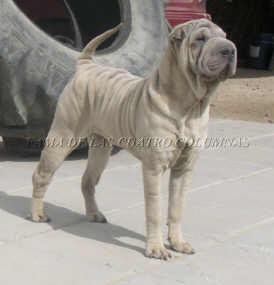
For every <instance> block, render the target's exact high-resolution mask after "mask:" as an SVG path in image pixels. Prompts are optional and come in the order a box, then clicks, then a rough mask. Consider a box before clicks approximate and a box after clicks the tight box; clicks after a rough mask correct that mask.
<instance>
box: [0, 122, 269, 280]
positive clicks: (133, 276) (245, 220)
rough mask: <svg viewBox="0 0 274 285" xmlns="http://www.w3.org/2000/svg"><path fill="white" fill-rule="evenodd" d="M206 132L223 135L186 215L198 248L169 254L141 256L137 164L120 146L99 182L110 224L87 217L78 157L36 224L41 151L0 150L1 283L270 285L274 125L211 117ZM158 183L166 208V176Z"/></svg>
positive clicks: (200, 168) (203, 165) (210, 151)
mask: <svg viewBox="0 0 274 285" xmlns="http://www.w3.org/2000/svg"><path fill="white" fill-rule="evenodd" d="M210 137H212V138H215V139H216V138H217V139H219V143H220V138H224V137H227V140H224V141H223V143H222V146H221V147H220V146H219V147H217V141H216V140H215V141H214V140H212V141H211V142H208V144H207V148H206V149H205V150H204V151H202V153H201V157H200V160H199V162H198V165H197V167H196V171H195V175H194V181H193V187H192V189H191V190H190V191H189V192H188V194H187V198H186V200H187V202H186V207H185V215H184V222H183V227H184V231H185V236H186V238H187V240H188V241H190V242H191V243H192V245H193V246H194V247H195V249H196V251H197V253H196V254H195V255H193V256H186V255H181V254H174V258H173V259H172V260H171V261H169V262H164V261H157V260H151V259H147V258H145V257H144V256H143V253H144V240H145V236H144V234H145V226H144V204H143V192H142V181H141V171H140V167H139V163H138V161H136V160H135V159H133V158H132V157H130V156H129V155H128V154H127V153H126V152H121V153H120V154H118V155H117V156H115V157H113V158H112V159H111V162H110V163H109V165H108V169H107V170H106V171H105V173H104V175H103V177H102V180H101V182H100V185H99V187H98V195H97V196H98V201H99V203H100V205H101V209H102V210H103V211H104V213H105V214H106V216H107V217H108V219H109V222H110V223H109V224H103V225H99V224H90V223H88V222H87V221H86V219H85V217H84V215H83V213H84V209H83V200H82V197H81V194H80V178H81V174H82V173H83V171H84V168H85V157H83V156H81V155H74V156H73V157H71V158H70V159H69V160H68V161H66V162H65V164H64V165H63V167H62V168H61V169H60V170H59V171H58V173H57V175H56V176H55V179H54V181H53V183H52V185H51V187H50V189H49V191H48V193H47V196H46V202H47V203H46V207H47V209H48V214H49V215H50V217H51V218H52V223H51V224H34V223H31V222H29V221H27V220H26V219H25V217H26V216H27V215H28V212H29V205H30V197H31V174H32V172H33V170H34V167H35V165H36V163H37V159H35V158H26V157H25V158H22V157H21V158H19V157H16V156H11V155H7V154H5V153H4V151H3V149H1V150H0V284H5V285H16V284H20V285H32V284H39V285H48V284H58V285H63V284H64V285H70V284H71V285H75V284H79V285H85V284H88V285H101V284H102V285H103V284H104V285H110V284H111V285H114V284H117V285H135V284H136V285H139V284H142V285H146V284H147V285H173V284H174V285H175V284H191V285H195V284H197V285H206V284H214V285H215V284H221V285H231V284H233V285H236V284H239V285H242V284H258V285H262V284H263V285H265V284H269V285H270V284H273V282H274V277H273V276H274V275H273V268H274V187H273V185H274V126H273V125H271V124H260V123H250V122H240V121H222V120H215V121H213V122H212V123H211V125H210ZM232 139H235V140H234V143H233V147H230V144H229V142H230V141H231V140H232ZM210 145H211V146H210ZM164 185H165V187H163V197H164V199H163V204H164V208H166V204H167V199H166V198H167V189H166V186H167V177H165V183H164ZM163 224H164V221H163ZM163 228H164V232H165V233H166V227H165V226H164V227H163Z"/></svg>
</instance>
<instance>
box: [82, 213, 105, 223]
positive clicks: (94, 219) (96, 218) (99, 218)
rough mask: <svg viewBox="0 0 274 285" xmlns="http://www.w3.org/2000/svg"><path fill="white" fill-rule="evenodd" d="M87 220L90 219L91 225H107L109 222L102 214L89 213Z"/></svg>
mask: <svg viewBox="0 0 274 285" xmlns="http://www.w3.org/2000/svg"><path fill="white" fill-rule="evenodd" d="M87 218H88V220H89V222H91V223H102V224H105V223H107V222H108V221H107V219H106V217H105V216H104V215H103V214H102V213H101V212H96V213H88V214H87Z"/></svg>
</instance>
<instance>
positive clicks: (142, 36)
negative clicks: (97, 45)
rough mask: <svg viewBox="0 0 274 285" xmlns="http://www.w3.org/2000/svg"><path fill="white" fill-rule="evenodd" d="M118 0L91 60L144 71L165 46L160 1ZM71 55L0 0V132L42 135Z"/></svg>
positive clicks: (143, 73)
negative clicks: (116, 15)
mask: <svg viewBox="0 0 274 285" xmlns="http://www.w3.org/2000/svg"><path fill="white" fill-rule="evenodd" d="M119 2H120V8H121V18H122V21H123V22H124V26H123V28H122V30H121V32H120V34H119V36H118V37H117V38H116V40H115V41H114V43H113V44H112V45H111V47H109V48H108V49H106V50H103V51H102V52H99V53H98V55H97V56H96V60H97V61H98V62H100V63H103V64H105V65H109V66H115V67H120V68H125V69H127V70H129V71H130V72H132V73H134V74H137V75H140V76H146V75H147V74H149V73H150V72H151V71H152V70H153V69H154V68H155V66H156V65H157V64H158V62H159V59H160V57H161V56H162V54H163V51H164V49H165V47H166V39H167V29H166V23H165V18H164V8H163V1H161V0H160V1H159V0H138V1H136V0H120V1H119ZM77 56H78V52H76V51H74V50H72V49H70V48H68V47H65V46H64V45H62V44H60V43H59V42H57V41H56V40H54V39H53V38H51V37H50V36H48V35H47V34H45V33H44V32H42V31H41V30H40V29H39V28H37V27H36V26H35V25H34V24H33V23H32V22H31V21H30V20H29V19H28V18H27V17H26V16H25V15H24V14H23V13H22V12H21V11H20V9H19V8H18V7H17V6H16V5H15V4H14V2H13V1H12V0H0V136H3V137H9V138H10V137H17V138H41V137H45V136H46V134H47V131H48V129H49V126H50V124H51V121H52V118H53V114H54V112H55V107H56V103H57V100H58V97H59V95H60V93H61V91H62V89H63V88H64V86H65V85H66V83H67V82H68V80H69V78H70V77H71V76H72V74H73V72H74V69H75V62H76V58H77Z"/></svg>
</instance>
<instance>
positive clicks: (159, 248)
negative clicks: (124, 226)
mask: <svg viewBox="0 0 274 285" xmlns="http://www.w3.org/2000/svg"><path fill="white" fill-rule="evenodd" d="M143 177H144V192H145V211H146V227H147V243H146V256H147V257H151V258H158V259H164V260H167V259H169V258H170V257H171V254H170V252H168V250H167V249H166V248H165V246H164V242H163V236H162V229H161V222H162V216H161V199H160V192H161V189H160V188H161V178H162V171H159V170H158V171H157V170H153V169H150V168H148V167H146V166H145V165H143Z"/></svg>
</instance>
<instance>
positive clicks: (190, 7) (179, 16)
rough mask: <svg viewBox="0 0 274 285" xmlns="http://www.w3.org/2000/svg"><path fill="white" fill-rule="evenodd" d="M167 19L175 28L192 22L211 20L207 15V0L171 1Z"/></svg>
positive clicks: (167, 7) (167, 9)
mask: <svg viewBox="0 0 274 285" xmlns="http://www.w3.org/2000/svg"><path fill="white" fill-rule="evenodd" d="M166 18H167V19H168V21H169V23H170V24H171V26H173V27H174V26H176V25H178V24H182V23H185V22H187V21H190V20H195V19H201V18H206V19H211V17H210V15H209V14H207V13H206V0H169V1H168V3H167V6H166Z"/></svg>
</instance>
